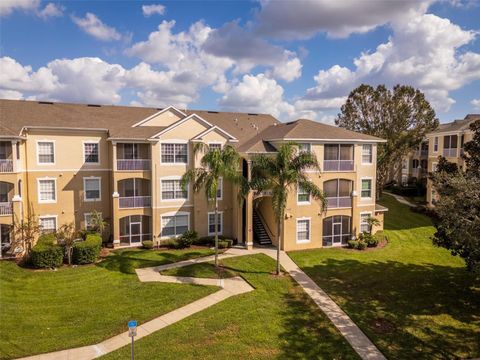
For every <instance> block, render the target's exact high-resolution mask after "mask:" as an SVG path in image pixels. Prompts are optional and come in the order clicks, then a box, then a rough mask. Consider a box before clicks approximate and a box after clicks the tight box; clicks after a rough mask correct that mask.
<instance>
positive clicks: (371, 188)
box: [360, 177, 374, 200]
mask: <svg viewBox="0 0 480 360" xmlns="http://www.w3.org/2000/svg"><path fill="white" fill-rule="evenodd" d="M364 180H370V196H363V195H362V190H363V181H364ZM373 193H374V189H373V178H371V177H362V178H361V179H360V198H361V199H366V200H368V199H370V200H371V199H372V197H373Z"/></svg>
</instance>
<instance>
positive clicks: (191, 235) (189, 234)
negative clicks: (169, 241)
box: [178, 230, 198, 249]
mask: <svg viewBox="0 0 480 360" xmlns="http://www.w3.org/2000/svg"><path fill="white" fill-rule="evenodd" d="M197 239H198V234H197V232H196V231H194V230H188V231H186V232H185V233H184V234H183V235H182V236H180V237H179V238H178V247H179V248H181V249H183V248H188V247H190V246H192V244H193V243H194V241H196V240H197Z"/></svg>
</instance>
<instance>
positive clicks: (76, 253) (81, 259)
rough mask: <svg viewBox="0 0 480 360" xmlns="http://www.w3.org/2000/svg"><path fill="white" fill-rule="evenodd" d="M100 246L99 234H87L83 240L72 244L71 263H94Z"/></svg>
mask: <svg viewBox="0 0 480 360" xmlns="http://www.w3.org/2000/svg"><path fill="white" fill-rule="evenodd" d="M101 248H102V237H101V236H100V235H99V234H87V238H86V239H85V241H81V242H77V243H75V245H74V246H73V255H72V258H73V263H74V264H78V265H83V264H91V263H94V262H95V261H96V260H97V259H98V257H99V255H100V249H101Z"/></svg>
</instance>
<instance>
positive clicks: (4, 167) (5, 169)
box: [0, 159, 13, 173]
mask: <svg viewBox="0 0 480 360" xmlns="http://www.w3.org/2000/svg"><path fill="white" fill-rule="evenodd" d="M11 172H13V160H11V159H0V173H11Z"/></svg>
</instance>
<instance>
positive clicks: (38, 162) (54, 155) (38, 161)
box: [36, 139, 57, 166]
mask: <svg viewBox="0 0 480 360" xmlns="http://www.w3.org/2000/svg"><path fill="white" fill-rule="evenodd" d="M39 143H51V144H53V162H51V163H44V162H40V151H39V147H38V145H39ZM36 146H37V165H47V166H52V165H55V163H56V162H57V146H56V144H55V140H49V139H44V140H37V141H36Z"/></svg>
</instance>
